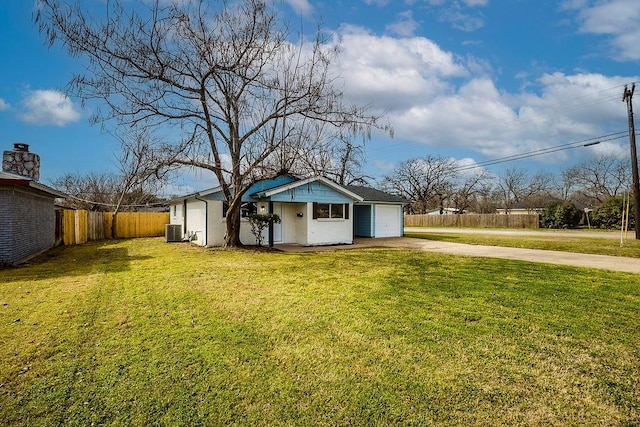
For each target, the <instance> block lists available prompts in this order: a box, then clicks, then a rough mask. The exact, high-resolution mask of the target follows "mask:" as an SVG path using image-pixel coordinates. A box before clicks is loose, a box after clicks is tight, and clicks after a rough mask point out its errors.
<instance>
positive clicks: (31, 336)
mask: <svg viewBox="0 0 640 427" xmlns="http://www.w3.org/2000/svg"><path fill="white" fill-rule="evenodd" d="M639 304H640V276H638V275H632V274H624V273H613V272H606V271H600V270H591V269H578V268H569V267H555V266H549V265H543V264H532V263H525V262H516V261H506V260H496V259H481V258H471V257H453V256H449V255H440V254H432V253H420V252H412V251H405V250H392V249H369V250H348V251H336V252H323V253H305V254H284V253H277V252H254V251H244V250H240V251H223V250H210V249H209V250H207V249H202V248H195V247H190V246H188V245H184V244H165V243H163V242H162V240H161V239H135V240H124V241H114V242H100V243H90V244H86V245H83V246H77V247H71V248H65V249H63V250H56V251H55V252H51V253H49V254H48V255H47V256H46V257H44V258H42V259H40V260H39V261H37V262H34V263H32V264H31V265H29V266H25V267H22V268H18V269H9V270H2V271H0V341H1V342H2V343H3V345H2V346H0V420H3V421H2V424H4V425H29V426H38V425H47V426H49V425H60V424H65V425H82V426H86V425H92V424H95V425H150V424H151V425H227V424H232V425H233V424H235V425H269V426H272V425H332V426H335V425H385V426H386V425H637V424H638V423H640V392H639V391H640V372H639V371H638V366H640V348H639V346H638V334H639V333H640V318H639V317H638V315H637V314H638V306H639Z"/></svg>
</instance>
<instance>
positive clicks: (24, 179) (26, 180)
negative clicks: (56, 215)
mask: <svg viewBox="0 0 640 427" xmlns="http://www.w3.org/2000/svg"><path fill="white" fill-rule="evenodd" d="M0 185H15V186H17V187H28V188H32V189H34V190H37V191H40V192H42V193H47V194H49V195H51V196H54V197H67V195H66V194H65V193H63V192H61V191H58V190H56V189H54V188H51V187H49V186H46V185H44V184H40V183H39V182H38V181H36V180H34V179H33V178H30V177H28V176H22V175H18V174H15V173H11V172H6V171H1V172H0Z"/></svg>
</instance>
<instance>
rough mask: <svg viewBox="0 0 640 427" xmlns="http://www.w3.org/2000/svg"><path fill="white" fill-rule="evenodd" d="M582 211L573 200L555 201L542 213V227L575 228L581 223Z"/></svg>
mask: <svg viewBox="0 0 640 427" xmlns="http://www.w3.org/2000/svg"><path fill="white" fill-rule="evenodd" d="M581 219H582V211H581V210H579V209H578V208H576V206H575V205H574V204H573V203H571V202H565V201H562V202H554V203H552V204H550V205H549V206H547V207H546V208H545V209H544V210H543V211H542V212H541V213H540V227H544V228H574V227H577V226H578V225H579V224H580V220H581Z"/></svg>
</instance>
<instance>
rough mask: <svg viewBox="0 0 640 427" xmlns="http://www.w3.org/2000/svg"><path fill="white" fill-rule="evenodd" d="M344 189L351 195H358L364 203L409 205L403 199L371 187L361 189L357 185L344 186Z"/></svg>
mask: <svg viewBox="0 0 640 427" xmlns="http://www.w3.org/2000/svg"><path fill="white" fill-rule="evenodd" d="M345 188H346V189H347V190H349V191H351V192H352V193H355V194H357V195H359V196H360V197H361V198H362V199H363V200H362V201H365V202H385V203H401V204H407V203H409V201H408V200H406V199H405V198H403V197H400V196H396V195H394V194H389V193H386V192H384V191H381V190H377V189H375V188H371V187H362V186H358V185H345Z"/></svg>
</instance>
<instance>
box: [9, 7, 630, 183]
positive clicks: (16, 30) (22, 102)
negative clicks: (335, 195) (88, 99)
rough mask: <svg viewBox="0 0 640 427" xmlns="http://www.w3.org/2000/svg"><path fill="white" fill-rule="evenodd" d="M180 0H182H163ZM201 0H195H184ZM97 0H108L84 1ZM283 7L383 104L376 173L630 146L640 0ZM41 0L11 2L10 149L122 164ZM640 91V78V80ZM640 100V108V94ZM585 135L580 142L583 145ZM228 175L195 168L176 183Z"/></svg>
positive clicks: (57, 162)
mask: <svg viewBox="0 0 640 427" xmlns="http://www.w3.org/2000/svg"><path fill="white" fill-rule="evenodd" d="M163 1H170V0H163ZM181 1H188V0H181ZM83 2H93V3H96V4H99V3H102V2H104V0H83ZM277 5H278V6H277V7H279V8H280V9H281V10H282V13H283V16H287V17H290V18H292V22H295V23H296V24H297V23H298V22H299V23H300V24H301V25H300V26H301V27H302V28H304V29H308V30H309V31H311V32H313V31H315V29H316V28H317V24H318V23H319V22H320V23H321V25H322V29H323V31H324V32H325V34H326V36H327V38H328V39H329V40H330V41H331V42H332V43H337V44H339V46H340V56H339V58H338V61H336V62H335V64H334V65H335V67H336V71H337V72H339V75H340V76H341V82H342V84H343V88H344V91H345V98H346V100H347V101H349V102H356V103H358V104H361V105H368V106H369V107H370V108H371V110H372V111H373V112H376V113H377V112H384V114H385V117H384V120H385V121H387V122H388V123H389V124H390V125H391V126H392V127H393V129H394V134H393V137H391V136H389V135H386V134H383V133H381V132H374V133H373V134H372V137H371V139H370V140H367V141H365V153H366V158H365V160H366V163H365V170H364V172H365V173H367V174H368V175H370V176H373V177H375V178H381V177H383V176H384V175H386V174H389V173H391V172H392V171H393V168H394V167H395V166H397V165H398V164H399V163H400V162H403V161H406V160H410V159H414V158H418V157H425V156H435V157H451V158H453V159H455V160H456V161H458V162H459V164H460V165H475V164H483V162H490V161H492V160H495V159H501V158H504V157H507V156H518V155H521V154H526V153H535V152H536V151H539V150H545V149H553V147H561V146H564V145H567V144H571V143H574V142H579V141H595V140H601V141H602V142H601V143H600V144H597V145H590V146H588V147H581V146H580V144H578V148H569V149H566V150H559V151H554V152H553V153H552V154H547V155H540V156H531V157H526V158H525V159H522V160H516V161H509V162H500V163H498V164H495V165H490V166H486V168H487V170H488V171H489V172H490V173H494V174H499V173H500V171H501V170H504V168H507V167H511V168H513V167H515V168H522V169H527V170H529V171H532V172H537V171H539V170H545V171H550V172H556V173H557V172H559V171H561V170H562V169H563V168H566V167H569V166H572V165H575V164H577V163H579V162H580V161H581V160H583V159H585V158H588V157H589V156H594V155H600V154H613V155H616V156H620V157H621V158H628V157H629V152H630V150H629V140H628V137H627V136H626V135H622V136H620V135H616V136H617V137H618V138H617V139H611V138H610V137H606V135H611V134H617V133H618V132H624V131H627V130H628V122H627V108H626V104H625V103H624V102H623V101H622V95H623V89H624V86H625V85H629V87H630V86H631V84H632V83H633V82H636V81H638V82H639V83H640V77H639V76H640V7H638V5H637V0H564V1H563V0H558V1H546V0H405V1H395V0H352V1H346V0H335V1H330V0H319V1H314V0H279V1H278V2H277ZM33 12H34V2H33V1H32V0H3V1H1V2H0V58H2V64H1V65H0V149H2V150H3V151H4V150H11V149H12V147H13V143H15V142H23V143H26V144H29V145H30V151H32V152H34V153H37V154H39V155H40V158H41V181H42V182H45V183H50V182H51V181H52V180H54V179H55V178H57V177H60V176H62V175H64V174H67V173H78V174H86V173H91V172H96V173H103V172H111V171H115V170H117V169H116V162H115V153H116V151H117V142H116V141H115V140H114V138H113V137H112V136H110V135H107V134H104V133H103V132H102V131H101V128H100V126H99V125H91V124H90V123H89V117H90V115H91V108H94V107H93V106H89V105H84V106H83V104H82V103H81V101H80V100H79V99H75V98H73V97H67V96H66V95H65V90H66V85H67V83H68V82H69V80H70V79H71V78H72V77H73V75H74V74H76V73H82V71H83V68H82V61H80V60H79V59H78V58H72V57H69V56H68V54H67V53H66V52H65V51H64V50H63V49H62V48H60V47H58V46H54V47H52V48H49V47H48V46H46V45H45V43H44V41H43V38H42V37H41V36H40V35H39V33H38V29H37V27H36V25H35V24H34V23H33ZM639 93H640V89H639ZM635 99H638V100H639V101H637V103H638V107H637V110H638V111H640V96H637V97H636V98H634V101H635ZM572 146H573V145H572ZM214 185H215V181H214V180H213V178H212V176H211V175H206V174H204V175H203V174H190V173H187V174H185V175H184V176H183V177H182V178H181V179H179V180H178V181H177V182H176V187H175V188H174V190H175V192H178V193H179V192H180V191H184V192H188V191H195V190H200V189H204V188H209V187H212V186H214Z"/></svg>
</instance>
